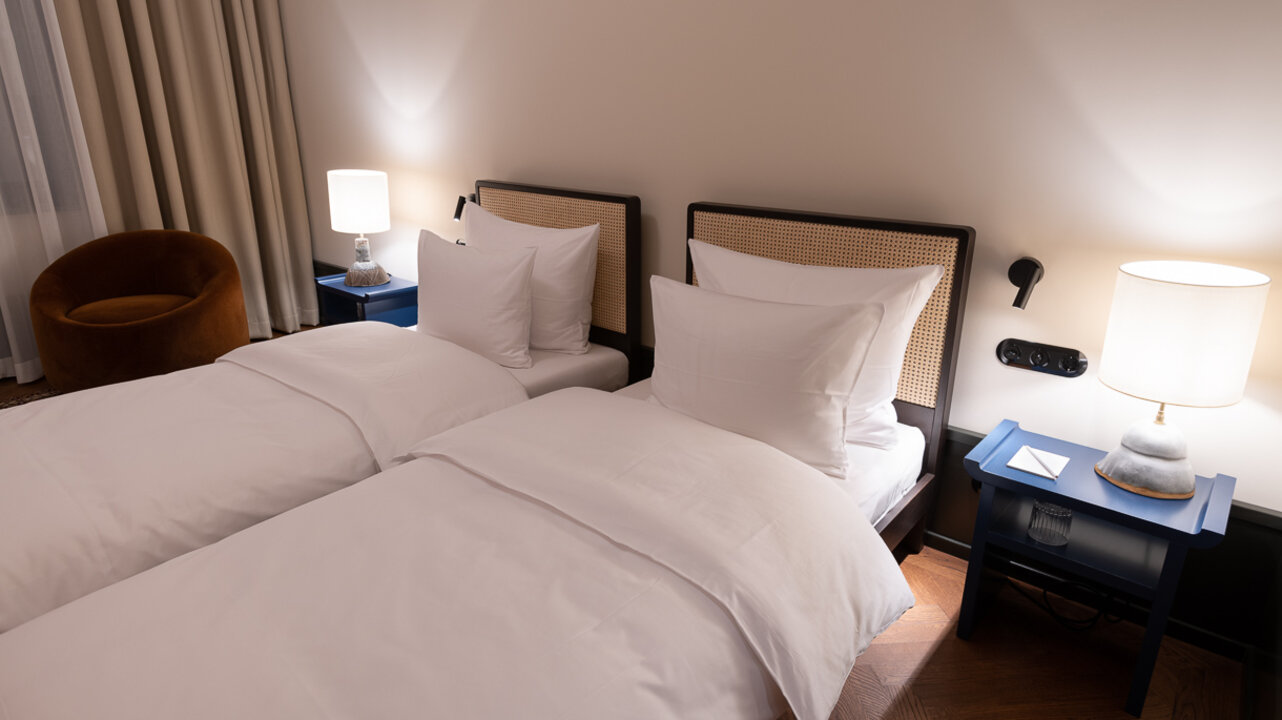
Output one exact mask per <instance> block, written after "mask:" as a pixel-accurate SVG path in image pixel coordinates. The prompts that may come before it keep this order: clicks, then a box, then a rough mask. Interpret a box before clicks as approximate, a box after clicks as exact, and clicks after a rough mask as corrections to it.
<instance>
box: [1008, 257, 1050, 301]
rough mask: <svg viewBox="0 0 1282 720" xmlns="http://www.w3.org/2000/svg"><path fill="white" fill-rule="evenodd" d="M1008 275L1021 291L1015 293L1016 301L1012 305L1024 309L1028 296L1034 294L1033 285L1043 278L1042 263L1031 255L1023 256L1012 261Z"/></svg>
mask: <svg viewBox="0 0 1282 720" xmlns="http://www.w3.org/2000/svg"><path fill="white" fill-rule="evenodd" d="M1006 277H1007V278H1009V279H1010V282H1011V284H1012V285H1014V286H1015V287H1017V288H1019V292H1018V293H1016V294H1015V302H1013V303H1011V306H1012V307H1017V308H1019V309H1020V310H1023V309H1024V308H1025V307H1027V306H1028V296H1029V295H1032V294H1033V286H1034V285H1036V284H1037V281H1039V280H1041V279H1042V264H1041V263H1039V262H1037V260H1035V259H1033V258H1030V257H1022V258H1020V259H1018V260H1016V261H1015V262H1013V263H1011V265H1010V269H1009V270H1007V271H1006Z"/></svg>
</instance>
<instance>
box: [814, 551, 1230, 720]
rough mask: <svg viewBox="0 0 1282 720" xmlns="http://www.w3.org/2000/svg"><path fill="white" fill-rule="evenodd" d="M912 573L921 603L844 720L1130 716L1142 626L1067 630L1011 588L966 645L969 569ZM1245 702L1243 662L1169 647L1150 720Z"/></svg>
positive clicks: (851, 688)
mask: <svg viewBox="0 0 1282 720" xmlns="http://www.w3.org/2000/svg"><path fill="white" fill-rule="evenodd" d="M901 567H902V568H903V571H904V574H905V575H906V576H907V577H908V582H909V584H910V585H911V586H912V589H913V594H914V595H916V597H917V604H916V605H915V606H914V607H913V609H911V610H909V611H908V612H907V613H905V614H904V616H903V617H902V618H901V619H900V620H899V622H897V623H895V624H894V625H892V626H891V627H890V629H889V630H887V631H886V632H885V633H883V634H882V635H881V636H880V637H878V638H877V640H876V641H874V642H873V644H872V646H871V647H869V648H868V650H867V652H865V653H864V655H863V656H862V657H860V658H859V661H858V662H856V663H855V669H854V672H852V673H851V674H850V678H849V679H847V680H846V689H845V691H844V692H843V694H842V697H841V700H840V702H839V703H838V704H837V709H836V711H835V712H833V715H832V718H833V720H873V719H881V718H884V719H891V718H894V719H899V718H904V719H912V720H919V719H925V718H929V719H931V720H936V719H941V720H954V719H956V720H961V719H963V718H984V719H985V720H999V719H1001V718H1010V719H1013V720H1014V719H1018V720H1025V719H1028V720H1033V719H1036V720H1052V719H1059V718H1118V719H1119V720H1120V719H1122V718H1130V717H1131V716H1130V715H1127V714H1126V713H1125V712H1123V710H1122V704H1123V702H1124V701H1125V699H1126V692H1127V688H1128V687H1129V685H1130V679H1131V665H1132V663H1133V662H1134V659H1135V654H1136V653H1137V652H1138V650H1139V646H1140V638H1141V636H1142V634H1143V629H1142V628H1141V627H1139V626H1137V625H1134V624H1131V623H1126V622H1120V623H1107V622H1104V621H1101V622H1100V623H1099V624H1098V625H1097V626H1096V627H1095V628H1094V629H1092V630H1090V631H1086V632H1075V631H1071V630H1067V629H1064V628H1062V627H1061V626H1060V625H1058V624H1057V623H1056V622H1055V621H1054V620H1053V619H1052V618H1051V617H1050V616H1049V615H1047V614H1046V613H1045V612H1043V611H1042V610H1041V609H1039V608H1038V607H1036V606H1034V605H1033V604H1032V603H1031V602H1030V601H1028V600H1027V599H1025V598H1024V597H1022V596H1021V595H1019V594H1018V593H1017V592H1015V591H1014V590H1013V589H1011V588H1009V587H1006V588H1003V589H1002V590H1000V591H999V592H998V593H997V594H996V595H994V596H992V597H991V598H987V599H986V601H987V603H988V604H987V606H986V611H985V613H984V615H983V616H982V617H981V620H980V622H979V626H978V627H977V628H976V629H975V632H974V634H973V635H972V636H971V639H970V640H966V641H964V640H960V639H958V638H957V635H956V629H957V615H958V611H959V609H960V608H961V596H962V586H963V582H964V580H965V576H966V563H965V561H963V560H959V559H957V558H954V557H952V556H950V555H947V554H945V553H942V552H939V551H937V550H932V549H930V548H926V549H925V550H924V551H923V552H922V553H921V554H920V555H914V556H911V557H909V558H908V559H907V560H905V561H904V563H903V565H902V566H901ZM1056 600H1058V598H1057V599H1056ZM1061 602H1062V603H1063V604H1064V605H1065V606H1066V608H1067V609H1066V610H1065V614H1068V613H1071V612H1073V611H1074V610H1078V615H1082V614H1085V612H1086V611H1084V610H1082V609H1080V608H1076V607H1074V606H1071V605H1070V604H1068V603H1067V602H1066V601H1061ZM1058 606H1059V604H1058V603H1057V607H1058ZM1241 692H1242V665H1241V663H1238V662H1234V661H1232V660H1229V659H1227V658H1224V657H1221V656H1219V655H1216V654H1214V653H1210V652H1208V651H1205V650H1202V649H1199V648H1195V647H1193V646H1191V645H1188V644H1187V643H1183V642H1181V641H1179V640H1175V639H1173V638H1170V637H1167V638H1166V639H1164V640H1163V641H1162V650H1161V653H1160V654H1159V656H1158V661H1157V669H1156V670H1155V671H1154V673H1153V682H1152V685H1151V686H1150V689H1149V693H1148V700H1147V702H1146V703H1145V705H1144V714H1143V718H1180V719H1181V720H1185V719H1188V720H1192V719H1193V718H1237V717H1238V716H1239V714H1240V713H1239V704H1240V696H1241Z"/></svg>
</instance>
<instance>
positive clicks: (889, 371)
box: [690, 238, 944, 448]
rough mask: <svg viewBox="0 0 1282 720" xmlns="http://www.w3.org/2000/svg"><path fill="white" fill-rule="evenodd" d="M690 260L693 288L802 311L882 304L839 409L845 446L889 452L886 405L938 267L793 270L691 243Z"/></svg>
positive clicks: (890, 418)
mask: <svg viewBox="0 0 1282 720" xmlns="http://www.w3.org/2000/svg"><path fill="white" fill-rule="evenodd" d="M690 258H691V260H693V262H694V271H695V273H696V274H697V275H698V278H699V286H700V287H706V288H708V289H709V290H715V291H717V292H723V293H729V294H730V295H740V296H743V297H749V298H756V299H758V300H771V301H774V302H785V303H801V304H803V305H849V304H852V303H868V302H876V303H881V304H882V305H883V306H885V309H886V314H885V317H883V319H882V321H881V328H880V329H879V330H877V336H876V337H875V338H873V343H872V349H871V350H869V351H868V359H867V361H866V362H865V363H864V369H863V372H861V373H860V374H859V380H858V381H857V382H856V383H855V387H854V389H853V390H852V391H851V393H850V403H849V405H848V406H847V408H846V441H847V442H852V443H859V444H860V445H869V446H871V447H880V448H888V447H893V446H894V444H895V438H896V437H897V435H896V433H895V423H896V422H897V421H898V415H897V414H896V413H895V406H894V405H893V404H892V403H893V401H894V399H895V393H896V392H898V390H899V374H900V371H901V370H902V369H903V364H904V352H905V351H906V350H907V349H908V340H909V338H910V337H911V336H912V332H913V326H914V325H916V324H917V316H918V315H921V311H922V310H923V309H925V307H926V303H927V302H929V301H930V294H931V293H932V292H934V290H935V286H936V285H938V284H939V279H940V278H942V277H943V276H944V268H943V266H941V265H922V266H919V267H911V268H895V269H888V270H887V269H877V268H835V267H825V266H818V265H796V264H793V263H786V262H779V261H777V260H770V259H767V258H762V257H757V256H756V255H748V254H745V253H740V252H735V251H733V250H727V249H725V248H722V247H718V246H716V245H709V244H708V243H705V242H701V241H699V240H695V239H693V238H691V239H690Z"/></svg>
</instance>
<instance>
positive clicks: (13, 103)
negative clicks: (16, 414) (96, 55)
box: [0, 0, 106, 382]
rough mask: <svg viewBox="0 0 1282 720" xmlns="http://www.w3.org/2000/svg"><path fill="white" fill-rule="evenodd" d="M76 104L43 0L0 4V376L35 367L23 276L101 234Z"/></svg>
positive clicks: (32, 375) (25, 376) (22, 378)
mask: <svg viewBox="0 0 1282 720" xmlns="http://www.w3.org/2000/svg"><path fill="white" fill-rule="evenodd" d="M105 229H106V222H105V220H104V217H103V213H102V206H101V204H100V202H99V198H98V191H97V187H96V185H95V183H94V180H93V175H92V170H91V168H90V160H89V152H88V147H87V143H86V140H85V136H84V133H83V131H82V128H81V123H80V116H79V108H78V107H77V103H76V97H75V94H74V92H73V91H72V84H71V78H70V75H69V73H68V64H67V60H66V55H65V53H64V48H63V43H62V38H61V36H60V34H59V25H58V18H57V15H56V13H55V12H54V6H53V4H52V2H51V1H50V0H5V2H4V3H3V4H2V6H0V377H10V376H13V377H16V378H17V380H18V382H31V381H33V380H37V379H39V378H40V376H41V375H42V374H43V371H42V369H41V366H40V357H39V353H38V352H37V349H36V341H35V336H34V335H33V333H32V330H31V315H30V312H29V311H28V298H29V296H30V294H31V284H32V283H33V282H34V281H35V279H36V276H37V275H39V274H40V271H42V270H44V268H45V267H46V266H48V265H49V263H50V262H53V261H54V260H55V259H57V258H58V257H59V256H61V255H62V254H63V253H65V252H66V251H68V250H71V249H72V248H74V247H76V246H78V245H80V244H82V243H84V242H86V241H88V240H91V239H93V238H95V237H97V236H99V235H102V234H104V233H105V231H106V230H105Z"/></svg>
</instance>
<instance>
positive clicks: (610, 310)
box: [476, 180, 641, 382]
mask: <svg viewBox="0 0 1282 720" xmlns="http://www.w3.org/2000/svg"><path fill="white" fill-rule="evenodd" d="M476 201H477V203H478V204H479V205H480V206H481V207H483V208H485V209H486V210H487V211H489V212H492V213H494V214H495V215H498V216H499V217H501V218H503V219H505V220H511V221H513V222H519V223H525V224H526V225H539V226H541V227H549V228H576V227H584V226H586V225H594V224H600V226H601V238H600V241H599V243H598V245H597V264H596V288H595V290H594V292H593V295H592V330H591V334H590V335H589V340H591V341H592V342H594V343H597V344H598V345H606V346H608V347H612V348H615V349H616V350H619V351H621V352H622V353H623V354H625V355H627V356H628V364H629V367H630V368H631V370H630V371H629V382H632V381H634V380H635V379H636V378H635V377H634V376H635V374H636V373H637V371H638V368H639V365H640V364H639V363H638V362H637V354H638V352H639V350H640V347H641V200H640V198H638V197H636V196H635V195H611V194H607V193H596V192H585V191H582V190H565V189H561V188H550V187H543V186H540V185H522V184H519V183H510V182H498V181H495V180H478V181H477V182H476Z"/></svg>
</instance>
